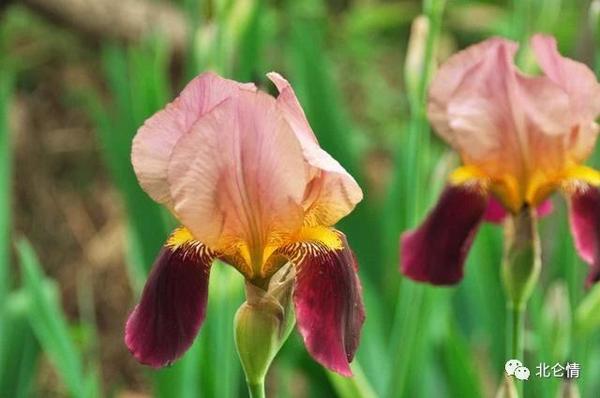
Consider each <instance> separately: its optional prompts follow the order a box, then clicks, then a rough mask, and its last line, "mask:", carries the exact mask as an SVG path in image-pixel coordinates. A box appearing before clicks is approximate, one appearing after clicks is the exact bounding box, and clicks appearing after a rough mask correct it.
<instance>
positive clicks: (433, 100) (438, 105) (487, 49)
mask: <svg viewBox="0 0 600 398" xmlns="http://www.w3.org/2000/svg"><path fill="white" fill-rule="evenodd" d="M501 46H504V47H506V48H507V49H508V51H509V52H510V53H511V54H514V53H515V52H516V49H517V44H516V43H514V42H511V41H508V40H504V39H500V38H492V39H488V40H485V41H483V42H481V43H478V44H475V45H472V46H470V47H468V48H466V49H465V50H462V51H460V52H458V53H456V54H454V55H453V56H451V57H450V58H449V59H448V60H447V61H446V62H444V64H443V65H442V66H441V67H440V69H439V70H438V71H437V73H436V75H435V78H434V79H433V80H432V82H431V85H430V86H429V104H428V114H429V120H430V121H431V123H432V125H433V126H434V128H435V129H436V131H437V132H438V134H440V135H441V136H442V137H443V138H444V139H445V140H446V141H447V142H448V143H450V144H452V143H453V142H454V141H455V139H454V137H453V136H454V134H455V133H454V132H453V129H452V128H451V127H450V121H451V120H449V118H448V114H447V110H448V104H449V102H450V101H451V99H452V98H453V96H454V93H455V91H456V90H457V89H458V88H459V86H460V85H461V84H463V83H464V82H465V80H468V79H470V78H471V73H472V70H473V69H474V68H476V67H478V66H479V65H480V64H481V63H482V62H483V61H484V60H486V59H487V58H489V56H490V54H491V53H493V52H495V51H497V49H498V48H499V47H501Z"/></svg>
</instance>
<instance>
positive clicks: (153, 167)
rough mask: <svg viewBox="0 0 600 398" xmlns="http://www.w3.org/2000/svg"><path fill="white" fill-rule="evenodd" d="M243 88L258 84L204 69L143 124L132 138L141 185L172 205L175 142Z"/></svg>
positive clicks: (134, 159)
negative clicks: (170, 180)
mask: <svg viewBox="0 0 600 398" xmlns="http://www.w3.org/2000/svg"><path fill="white" fill-rule="evenodd" d="M240 89H243V90H249V91H255V90H256V87H255V86H254V85H253V84H251V83H248V84H241V83H238V82H235V81H233V80H228V79H223V78H221V77H220V76H218V75H216V74H214V73H210V72H209V73H203V74H202V75H200V76H198V77H196V78H195V79H193V80H192V81H191V82H190V83H188V85H187V86H186V87H185V88H184V89H183V91H182V92H181V94H180V95H179V97H178V98H176V99H175V100H174V101H173V102H171V103H170V104H168V105H167V106H166V107H165V108H164V109H163V110H161V111H159V112H157V113H155V114H154V115H153V116H152V117H150V118H149V119H148V120H146V122H145V123H144V125H143V126H142V127H140V129H139V130H138V132H137V134H136V136H135V138H134V139H133V147H132V152H131V161H132V163H133V168H134V170H135V173H136V175H137V177H138V180H139V181H140V185H141V186H142V188H143V189H144V190H145V191H146V192H147V193H148V195H150V196H151V197H152V199H154V200H156V201H157V202H160V203H164V204H165V205H167V206H168V207H172V199H171V196H170V191H169V186H168V184H167V169H168V163H169V158H170V156H171V153H172V151H173V148H174V147H175V144H176V143H177V141H178V140H179V139H180V138H181V137H182V136H183V135H185V134H187V133H188V132H189V130H190V129H191V127H192V125H193V124H194V123H195V122H196V121H197V120H198V119H199V118H200V117H201V116H202V115H204V114H206V113H207V112H209V111H210V110H211V109H213V108H214V107H215V106H216V105H218V104H219V103H220V102H222V101H223V100H225V99H226V98H228V97H230V96H232V95H235V94H236V93H237V92H238V91H239V90H240Z"/></svg>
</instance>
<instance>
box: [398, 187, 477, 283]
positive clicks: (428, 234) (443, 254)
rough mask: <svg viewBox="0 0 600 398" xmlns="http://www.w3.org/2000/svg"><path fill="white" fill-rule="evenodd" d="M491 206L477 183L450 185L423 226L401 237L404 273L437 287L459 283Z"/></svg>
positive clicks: (402, 268) (402, 269)
mask: <svg viewBox="0 0 600 398" xmlns="http://www.w3.org/2000/svg"><path fill="white" fill-rule="evenodd" d="M487 203H488V195H487V193H486V192H485V191H484V190H483V189H482V188H481V187H480V186H479V184H477V183H470V184H465V185H450V186H448V187H446V188H445V190H444V192H443V193H442V196H441V197H440V199H439V201H438V203H437V204H436V206H435V207H434V208H433V210H431V212H430V213H429V215H428V216H427V218H426V219H425V221H424V222H423V224H421V226H420V227H419V228H417V229H415V230H413V231H409V232H406V233H404V234H403V235H402V238H401V253H400V256H401V271H402V273H403V274H404V275H406V276H407V277H409V278H411V279H413V280H416V281H420V282H429V283H432V284H434V285H450V284H454V283H457V282H458V281H460V280H461V279H462V276H463V265H464V261H465V258H466V256H467V253H468V251H469V249H470V248H471V244H472V242H473V238H474V237H475V233H476V231H477V229H478V227H479V224H480V223H481V221H482V220H483V217H484V214H485V211H486V208H487Z"/></svg>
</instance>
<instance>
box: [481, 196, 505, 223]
mask: <svg viewBox="0 0 600 398" xmlns="http://www.w3.org/2000/svg"><path fill="white" fill-rule="evenodd" d="M507 214H508V213H507V212H506V210H505V209H504V206H502V203H500V201H498V199H496V198H494V197H493V196H490V199H489V200H488V204H487V207H486V209H485V217H484V219H485V221H488V222H492V223H494V224H501V223H502V222H503V221H504V218H505V217H506V215H507Z"/></svg>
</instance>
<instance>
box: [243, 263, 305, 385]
mask: <svg viewBox="0 0 600 398" xmlns="http://www.w3.org/2000/svg"><path fill="white" fill-rule="evenodd" d="M293 281H294V275H293V268H292V267H291V266H290V265H287V266H285V267H283V268H282V269H281V270H280V271H278V272H277V273H275V274H274V275H273V277H272V278H271V280H270V282H269V285H268V288H267V290H264V289H262V288H260V287H258V286H256V285H254V284H252V283H251V282H246V302H244V304H242V306H241V307H240V308H239V309H238V311H237V313H236V315H235V320H234V332H235V343H236V347H237V351H238V355H239V357H240V361H241V363H242V367H243V369H244V373H245V375H246V381H247V383H248V385H249V386H256V385H262V384H263V382H264V378H265V376H266V374H267V371H268V370H269V366H270V365H271V362H272V361H273V358H275V355H277V352H279V349H280V348H281V346H282V345H283V343H284V342H285V341H286V340H287V338H288V336H289V334H290V332H291V331H292V329H293V327H294V323H295V317H294V311H293V305H292V290H293Z"/></svg>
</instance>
